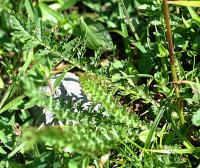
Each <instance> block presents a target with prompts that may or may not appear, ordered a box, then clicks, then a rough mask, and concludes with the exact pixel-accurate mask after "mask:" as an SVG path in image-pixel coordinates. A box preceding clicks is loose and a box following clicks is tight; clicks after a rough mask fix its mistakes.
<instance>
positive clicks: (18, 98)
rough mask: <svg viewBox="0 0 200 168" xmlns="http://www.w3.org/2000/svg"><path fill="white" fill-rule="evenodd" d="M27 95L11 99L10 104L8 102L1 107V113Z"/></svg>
mask: <svg viewBox="0 0 200 168" xmlns="http://www.w3.org/2000/svg"><path fill="white" fill-rule="evenodd" d="M24 97H25V96H24V95H21V96H18V97H16V98H15V99H13V100H12V101H10V102H9V103H8V104H6V105H5V106H4V107H3V108H2V109H0V114H1V113H3V112H5V111H6V110H8V109H9V108H11V107H12V106H14V105H15V104H16V103H18V102H19V101H20V100H22V99H23V98H24Z"/></svg>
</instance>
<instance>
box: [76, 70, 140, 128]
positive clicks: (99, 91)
mask: <svg viewBox="0 0 200 168" xmlns="http://www.w3.org/2000/svg"><path fill="white" fill-rule="evenodd" d="M80 81H81V84H82V87H83V90H84V92H85V93H86V94H88V95H89V96H90V97H91V99H92V101H94V102H96V103H101V104H102V105H103V106H104V107H105V109H106V111H107V113H108V117H109V118H113V120H114V121H115V122H116V123H120V124H122V125H124V126H127V127H129V128H139V127H140V126H141V124H142V123H141V122H140V121H139V119H138V117H137V116H136V115H134V114H133V113H129V112H128V110H127V107H126V106H122V105H120V102H118V101H117V99H115V98H114V96H113V95H112V94H111V93H108V92H106V90H107V89H106V86H105V85H104V86H103V85H101V84H100V83H101V81H100V79H98V77H95V76H93V75H90V74H85V73H84V74H83V75H81V77H80Z"/></svg>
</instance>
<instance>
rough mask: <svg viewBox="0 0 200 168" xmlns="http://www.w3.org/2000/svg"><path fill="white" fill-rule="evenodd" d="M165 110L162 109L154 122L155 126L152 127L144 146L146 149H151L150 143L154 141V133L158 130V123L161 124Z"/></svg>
mask: <svg viewBox="0 0 200 168" xmlns="http://www.w3.org/2000/svg"><path fill="white" fill-rule="evenodd" d="M164 111H165V110H164V109H163V108H161V109H160V111H159V113H158V114H157V116H156V118H155V120H154V122H153V126H152V127H151V129H150V131H149V134H148V137H147V140H146V142H145V145H144V148H149V147H150V143H151V139H152V136H153V133H154V132H155V130H156V127H157V126H158V123H159V122H160V119H161V117H162V115H163V113H164Z"/></svg>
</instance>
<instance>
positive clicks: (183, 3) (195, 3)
mask: <svg viewBox="0 0 200 168" xmlns="http://www.w3.org/2000/svg"><path fill="white" fill-rule="evenodd" d="M168 4H173V5H180V6H193V7H200V1H168Z"/></svg>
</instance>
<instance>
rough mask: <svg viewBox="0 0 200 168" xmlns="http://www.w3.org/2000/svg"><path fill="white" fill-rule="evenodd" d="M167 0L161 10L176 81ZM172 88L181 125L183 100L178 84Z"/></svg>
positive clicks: (183, 120) (182, 121) (175, 75)
mask: <svg viewBox="0 0 200 168" xmlns="http://www.w3.org/2000/svg"><path fill="white" fill-rule="evenodd" d="M167 1H168V0H163V12H164V18H165V24H166V29H167V41H168V49H169V57H170V67H171V73H172V80H173V81H178V77H177V70H176V60H175V56H174V45H173V40H172V30H171V24H170V15H169V7H168V3H167ZM174 89H175V93H176V97H177V110H178V114H179V118H180V124H181V125H183V124H184V122H185V119H184V113H183V102H182V99H181V96H180V88H179V85H178V84H174Z"/></svg>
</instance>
